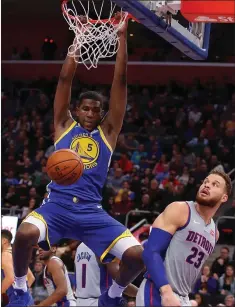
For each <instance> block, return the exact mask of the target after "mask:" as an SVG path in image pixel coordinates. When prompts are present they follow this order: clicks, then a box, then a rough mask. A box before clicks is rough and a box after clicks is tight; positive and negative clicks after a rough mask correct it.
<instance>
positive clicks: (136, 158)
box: [131, 144, 148, 165]
mask: <svg viewBox="0 0 235 307" xmlns="http://www.w3.org/2000/svg"><path fill="white" fill-rule="evenodd" d="M147 156H148V154H147V152H146V151H145V148H144V145H143V144H140V145H139V147H138V150H135V151H134V152H133V154H132V156H131V161H132V162H133V164H134V165H139V164H140V160H141V158H147Z"/></svg>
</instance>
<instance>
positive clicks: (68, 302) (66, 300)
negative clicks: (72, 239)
mask: <svg viewBox="0 0 235 307" xmlns="http://www.w3.org/2000/svg"><path fill="white" fill-rule="evenodd" d="M51 259H55V260H57V261H60V262H62V263H63V261H62V260H61V259H60V258H58V257H56V256H53V257H51ZM63 268H64V275H65V278H66V283H67V289H68V292H67V294H66V296H64V297H63V298H62V300H61V301H59V302H57V306H76V300H75V297H74V295H73V290H72V288H71V284H70V280H69V275H68V271H67V268H66V266H65V265H64V263H63ZM43 280H44V285H45V287H46V289H47V292H48V295H51V294H52V293H53V292H54V291H55V288H56V287H55V284H54V281H53V279H52V276H50V275H49V274H48V272H47V266H45V268H44V273H43Z"/></svg>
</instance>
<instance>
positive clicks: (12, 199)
mask: <svg viewBox="0 0 235 307" xmlns="http://www.w3.org/2000/svg"><path fill="white" fill-rule="evenodd" d="M18 199H19V198H18V195H17V194H16V191H15V186H10V187H9V188H8V191H7V193H6V195H5V197H4V206H5V207H12V206H17V205H18Z"/></svg>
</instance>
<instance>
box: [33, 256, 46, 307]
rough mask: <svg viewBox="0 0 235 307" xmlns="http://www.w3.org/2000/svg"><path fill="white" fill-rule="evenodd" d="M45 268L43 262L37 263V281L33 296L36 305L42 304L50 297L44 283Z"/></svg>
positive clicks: (35, 271) (35, 272) (35, 267)
mask: <svg viewBox="0 0 235 307" xmlns="http://www.w3.org/2000/svg"><path fill="white" fill-rule="evenodd" d="M43 268H44V266H43V263H42V262H41V261H36V262H35V264H34V269H33V274H34V277H35V281H34V283H33V285H32V295H33V298H34V301H35V303H36V304H38V303H40V302H41V301H43V300H44V299H45V298H46V297H47V296H48V294H47V290H46V287H45V286H44V281H43Z"/></svg>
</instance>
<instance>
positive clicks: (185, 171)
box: [178, 166, 190, 186]
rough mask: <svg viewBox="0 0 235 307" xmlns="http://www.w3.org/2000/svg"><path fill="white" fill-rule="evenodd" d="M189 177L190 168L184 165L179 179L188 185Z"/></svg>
mask: <svg viewBox="0 0 235 307" xmlns="http://www.w3.org/2000/svg"><path fill="white" fill-rule="evenodd" d="M189 177H190V173H189V168H188V166H184V167H183V172H182V175H180V176H179V178H178V180H179V182H180V183H181V184H183V185H184V186H186V185H187V184H188V182H189Z"/></svg>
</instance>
